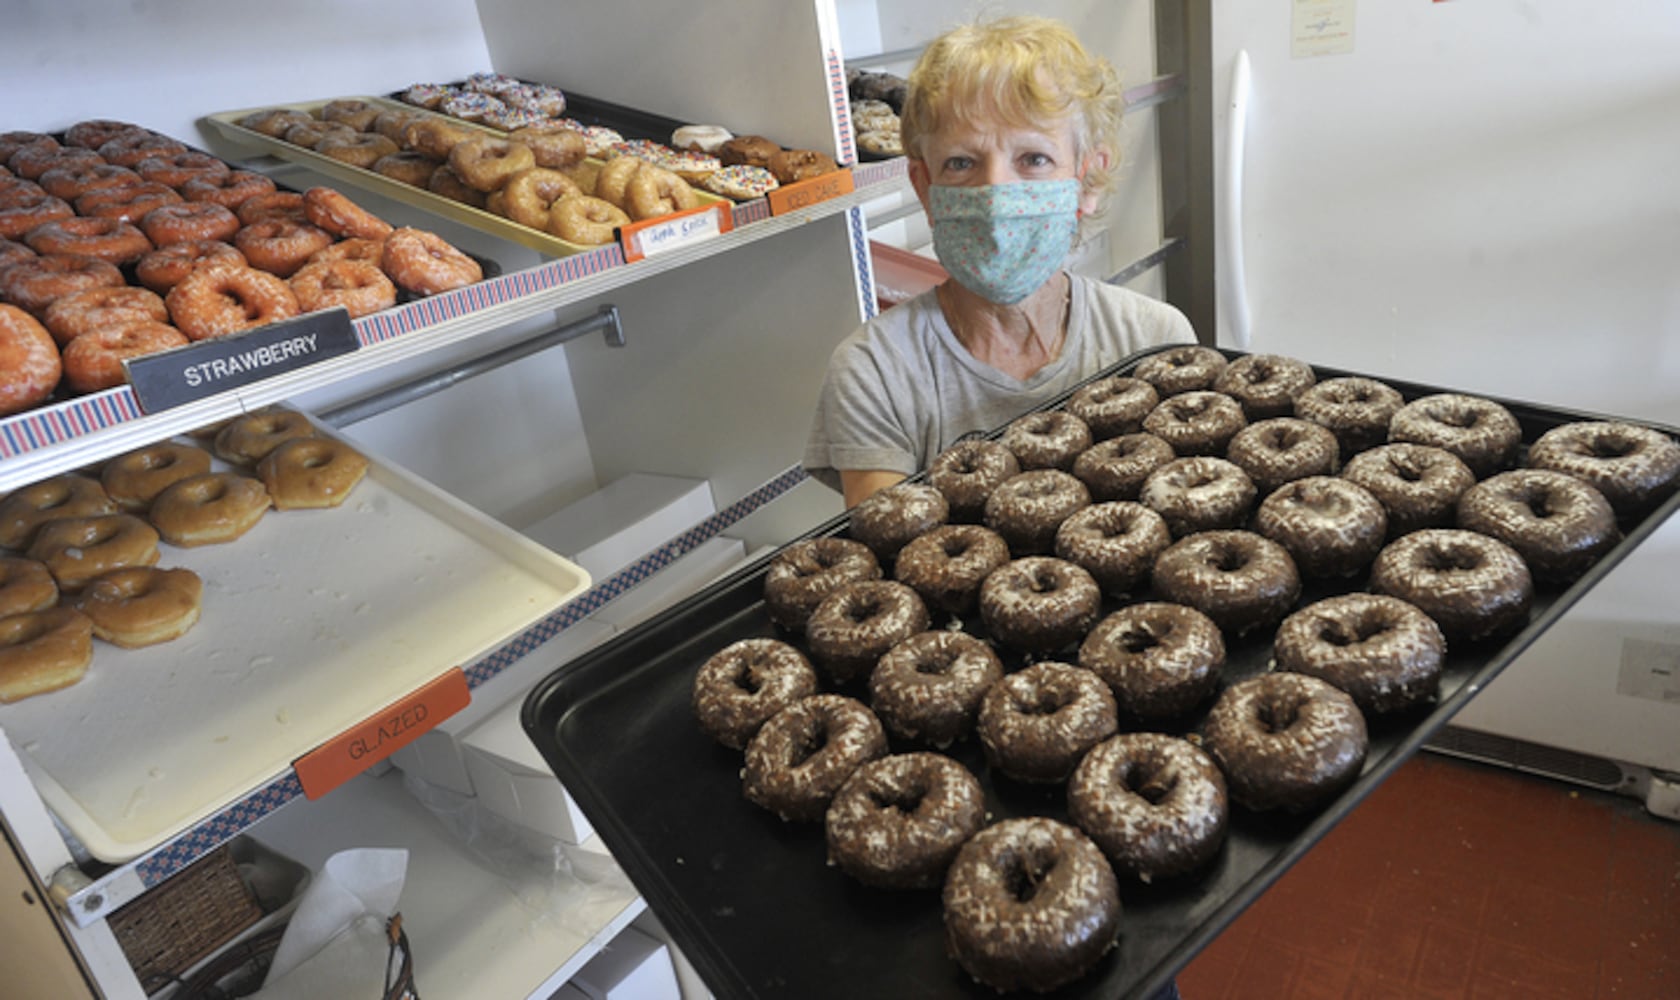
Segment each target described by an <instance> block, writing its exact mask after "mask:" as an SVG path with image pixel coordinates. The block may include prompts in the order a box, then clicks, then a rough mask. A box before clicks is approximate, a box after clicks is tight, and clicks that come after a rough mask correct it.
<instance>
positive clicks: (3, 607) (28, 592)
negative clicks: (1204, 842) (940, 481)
mask: <svg viewBox="0 0 1680 1000" xmlns="http://www.w3.org/2000/svg"><path fill="white" fill-rule="evenodd" d="M57 603H58V584H57V583H56V582H54V581H53V577H52V573H51V571H49V570H48V569H47V567H46V566H45V565H44V564H43V563H41V562H39V561H37V560H34V559H20V558H17V557H15V556H0V618H9V617H11V616H12V615H21V614H27V613H29V612H31V611H45V610H46V609H47V608H50V607H52V606H53V605H55V604H57ZM1001 672H1002V670H1001V668H1000V669H999V673H1000V674H1001Z"/></svg>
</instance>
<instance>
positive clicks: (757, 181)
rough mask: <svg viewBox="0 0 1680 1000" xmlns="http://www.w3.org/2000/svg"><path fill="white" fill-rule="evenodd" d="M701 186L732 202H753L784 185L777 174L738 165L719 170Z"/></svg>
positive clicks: (758, 168)
mask: <svg viewBox="0 0 1680 1000" xmlns="http://www.w3.org/2000/svg"><path fill="white" fill-rule="evenodd" d="M700 186H701V187H703V188H705V189H706V190H707V191H710V192H711V193H713V194H718V195H722V196H723V197H725V198H728V199H730V200H731V201H751V200H753V199H754V198H762V197H764V196H765V195H767V194H769V193H770V192H771V191H774V190H776V189H777V188H779V187H781V186H782V185H781V182H779V181H777V180H776V175H775V174H773V173H771V172H770V171H768V170H766V169H764V168H763V167H749V166H745V165H743V164H736V165H735V166H733V167H721V168H719V169H718V170H717V171H715V172H714V173H712V174H711V175H710V176H708V177H707V178H706V179H705V180H703V181H701V182H700Z"/></svg>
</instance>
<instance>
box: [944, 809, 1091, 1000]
mask: <svg viewBox="0 0 1680 1000" xmlns="http://www.w3.org/2000/svg"><path fill="white" fill-rule="evenodd" d="M942 902H943V906H944V919H945V940H946V950H947V951H948V952H949V953H950V954H951V955H952V957H954V958H955V959H956V960H957V963H958V964H959V965H961V966H962V968H963V970H964V971H965V972H967V973H968V974H969V975H970V976H973V977H974V978H975V979H976V980H978V981H979V982H981V983H984V984H985V985H987V986H989V987H991V988H992V989H995V990H997V991H999V992H1004V991H1009V990H1031V991H1032V992H1034V993H1048V992H1049V991H1051V990H1053V989H1055V988H1056V987H1058V986H1061V985H1063V984H1065V983H1070V982H1073V981H1074V980H1076V979H1078V978H1080V977H1081V976H1083V975H1085V974H1086V973H1087V972H1089V971H1090V970H1091V968H1092V967H1093V966H1095V965H1096V964H1097V962H1098V961H1099V960H1100V959H1101V958H1102V957H1103V955H1104V954H1106V953H1107V952H1108V950H1109V949H1110V948H1112V947H1114V943H1115V941H1116V940H1117V939H1118V937H1119V934H1120V884H1119V880H1118V879H1116V878H1115V876H1114V870H1113V869H1112V868H1111V867H1109V863H1108V860H1107V859H1106V858H1105V857H1103V853H1102V850H1101V849H1100V848H1098V847H1097V845H1096V844H1094V843H1092V842H1091V840H1090V838H1088V837H1086V836H1085V835H1084V834H1083V833H1081V832H1079V830H1078V829H1077V828H1075V827H1073V826H1070V825H1068V824H1066V823H1061V822H1058V821H1056V820H1053V819H1048V818H1045V817H1036V816H1035V817H1025V818H1018V819H1007V820H1004V821H1002V822H1000V823H996V824H994V825H992V826H989V827H987V828H986V829H984V830H981V831H980V832H979V833H977V834H975V835H974V836H973V837H971V838H970V839H969V841H968V843H966V844H964V845H963V847H962V850H960V851H958V852H957V857H956V860H954V861H952V862H951V867H950V869H949V871H947V873H946V875H945V889H944V893H943V895H942Z"/></svg>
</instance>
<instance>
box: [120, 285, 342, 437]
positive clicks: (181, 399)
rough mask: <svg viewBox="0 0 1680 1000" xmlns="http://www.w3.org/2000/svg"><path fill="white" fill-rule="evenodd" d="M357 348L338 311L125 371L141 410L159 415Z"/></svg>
mask: <svg viewBox="0 0 1680 1000" xmlns="http://www.w3.org/2000/svg"><path fill="white" fill-rule="evenodd" d="M358 346H359V344H358V342H357V340H356V328H355V327H354V326H353V325H351V323H350V314H349V313H348V312H346V311H345V310H344V309H342V308H339V309H329V310H326V311H325V312H315V313H310V314H308V315H307V316H298V317H295V318H293V319H289V320H283V321H282V322H279V323H271V324H269V325H268V326H259V327H256V328H255V329H251V330H243V331H241V332H239V333H234V334H229V335H228V336H226V337H212V338H211V339H209V340H201V341H199V342H198V343H196V344H188V345H186V346H185V347H177V348H175V349H174V350H170V351H162V352H160V353H157V354H148V355H146V356H145V357H141V358H132V359H130V360H128V361H125V362H123V367H124V368H126V369H127V370H128V380H129V382H130V383H131V384H132V385H133V386H134V395H135V396H136V398H138V399H139V401H140V408H141V409H142V410H144V411H145V412H147V413H157V412H159V411H160V410H167V409H169V408H170V407H173V406H180V405H181V404H183V403H191V402H195V401H197V400H200V399H204V398H206V397H208V396H214V395H216V394H217V393H220V392H226V391H227V390H229V389H237V388H239V387H240V386H246V385H250V384H251V383H253V382H260V381H262V380H263V379H265V378H269V377H271V376H274V375H279V374H281V373H282V372H289V371H295V370H297V369H299V368H306V367H308V366H309V365H312V364H316V363H317V362H320V361H325V360H326V359H328V358H334V357H337V356H339V355H341V354H348V353H350V352H351V351H354V350H355V349H356V348H357V347H358Z"/></svg>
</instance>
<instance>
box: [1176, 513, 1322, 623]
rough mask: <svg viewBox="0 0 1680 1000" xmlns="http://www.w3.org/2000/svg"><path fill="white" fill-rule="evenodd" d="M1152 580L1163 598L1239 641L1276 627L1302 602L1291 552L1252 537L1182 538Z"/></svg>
mask: <svg viewBox="0 0 1680 1000" xmlns="http://www.w3.org/2000/svg"><path fill="white" fill-rule="evenodd" d="M1153 574H1154V583H1155V590H1156V591H1157V592H1158V593H1159V594H1160V595H1161V597H1162V598H1164V599H1165V600H1168V601H1172V602H1173V603H1175V604H1187V605H1189V606H1190V607H1193V608H1195V609H1197V610H1198V611H1200V612H1202V613H1203V614H1205V615H1207V616H1208V617H1209V618H1212V619H1213V621H1214V623H1215V624H1216V625H1218V626H1219V627H1220V628H1221V629H1224V630H1225V631H1227V632H1230V633H1232V634H1234V635H1242V634H1243V633H1245V632H1248V631H1250V630H1251V629H1256V628H1270V627H1271V626H1273V625H1276V624H1277V623H1278V622H1279V621H1280V620H1282V618H1283V616H1284V615H1286V614H1288V613H1289V609H1290V608H1291V607H1293V606H1294V604H1295V599H1296V598H1297V597H1300V596H1301V577H1300V574H1299V572H1298V571H1297V570H1296V569H1295V560H1294V559H1291V558H1290V556H1289V551H1288V550H1287V549H1285V548H1284V547H1283V546H1281V545H1279V544H1278V543H1276V542H1274V541H1272V540H1271V539H1269V538H1266V537H1265V536H1263V535H1257V534H1255V533H1253V532H1251V531H1202V532H1198V533H1196V534H1194V535H1190V536H1189V537H1187V538H1181V539H1179V540H1178V541H1176V542H1174V543H1173V544H1172V545H1171V546H1170V547H1169V548H1168V549H1167V550H1166V551H1165V552H1163V553H1161V555H1160V557H1159V558H1157V559H1156V560H1155V568H1154V570H1153Z"/></svg>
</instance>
